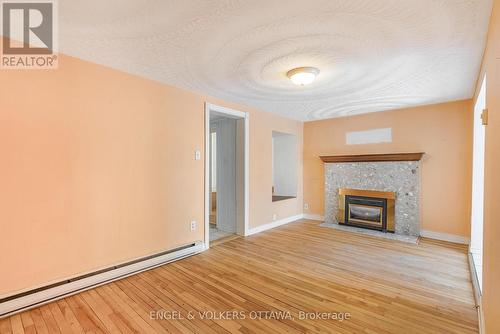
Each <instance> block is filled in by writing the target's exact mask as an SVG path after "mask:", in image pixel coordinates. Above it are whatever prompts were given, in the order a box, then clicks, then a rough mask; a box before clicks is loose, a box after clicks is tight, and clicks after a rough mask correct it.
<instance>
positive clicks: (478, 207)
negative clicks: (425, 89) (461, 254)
mask: <svg viewBox="0 0 500 334" xmlns="http://www.w3.org/2000/svg"><path fill="white" fill-rule="evenodd" d="M485 108H486V77H484V79H483V82H482V84H481V90H480V92H479V95H478V97H477V101H476V105H475V106H474V139H473V140H474V144H473V145H474V146H473V158H472V216H471V242H470V252H471V254H472V260H473V262H474V269H475V270H476V275H477V280H478V283H479V289H480V290H482V286H483V279H482V276H483V222H484V219H483V210H484V152H485V145H486V129H485V125H484V124H483V120H482V115H483V111H484V110H485Z"/></svg>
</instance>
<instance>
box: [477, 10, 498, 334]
mask: <svg viewBox="0 0 500 334" xmlns="http://www.w3.org/2000/svg"><path fill="white" fill-rule="evenodd" d="M485 74H486V81H487V88H486V107H487V108H488V110H489V122H488V126H486V152H485V189H484V201H485V203H484V231H483V233H484V239H483V240H484V241H483V242H484V249H483V297H482V303H483V313H484V319H485V326H486V333H487V334H494V333H500V241H499V240H500V218H499V217H500V1H499V0H495V2H494V7H493V14H492V17H491V22H490V29H489V32H488V44H487V47H486V52H485V55H484V59H483V67H482V70H481V76H480V78H481V80H479V84H478V88H477V91H479V89H480V83H481V82H482V78H483V77H484V75H485Z"/></svg>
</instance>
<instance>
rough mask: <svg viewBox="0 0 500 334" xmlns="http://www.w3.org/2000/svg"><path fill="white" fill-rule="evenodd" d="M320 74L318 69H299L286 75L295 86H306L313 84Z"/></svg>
mask: <svg viewBox="0 0 500 334" xmlns="http://www.w3.org/2000/svg"><path fill="white" fill-rule="evenodd" d="M318 74H319V70H318V69H317V68H316V67H297V68H294V69H293V70H290V71H288V73H287V74H286V75H287V77H288V78H289V79H290V80H292V82H293V83H294V84H296V85H298V86H305V85H309V84H310V83H312V82H313V81H314V80H315V79H316V76H318Z"/></svg>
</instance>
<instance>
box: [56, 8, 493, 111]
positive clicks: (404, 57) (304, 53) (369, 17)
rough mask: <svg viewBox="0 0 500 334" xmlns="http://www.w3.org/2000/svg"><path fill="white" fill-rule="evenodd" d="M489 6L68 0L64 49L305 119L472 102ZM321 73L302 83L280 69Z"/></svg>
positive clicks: (62, 38)
mask: <svg viewBox="0 0 500 334" xmlns="http://www.w3.org/2000/svg"><path fill="white" fill-rule="evenodd" d="M491 6H492V1H491V0H324V1H319V0H307V1H304V0H300V1H294V0H279V1H278V0H265V1H261V0H251V1H249V0H242V1H236V0H233V1H230V0H229V1H220V0H212V1H209V0H197V1H189V0H185V1H166V0H148V1H146V0H106V1H102V0H101V1H97V0H85V1H77V0H64V1H59V18H60V19H59V36H60V37H59V38H60V49H61V50H60V51H61V52H63V53H66V54H70V55H73V56H77V57H79V58H82V59H85V60H90V61H93V62H96V63H99V64H103V65H107V66H110V67H113V68H117V69H120V70H123V71H126V72H129V73H133V74H138V75H141V76H145V77H148V78H151V79H154V80H158V81H161V82H164V83H168V84H172V85H175V86H179V87H183V88H187V89H190V90H195V91H199V92H203V93H206V94H209V95H212V96H215V97H219V98H223V99H226V100H228V101H232V102H238V103H243V104H246V105H248V106H252V107H256V108H260V109H262V110H265V111H270V112H275V113H278V114H280V115H284V116H287V117H291V118H295V119H300V120H314V119H322V118H330V117H339V116H346V115H354V114H360V113H365V112H374V111H383V110H388V109H394V108H402V107H408V106H417V105H422V104H430V103H437V102H445V101H451V100H458V99H465V98H470V97H471V96H472V94H473V88H474V86H475V80H476V77H477V74H478V71H479V66H480V61H481V57H482V53H483V48H484V44H485V39H486V31H487V26H488V21H489V16H490V12H491ZM300 66H314V67H317V68H319V69H320V70H321V73H320V75H319V76H318V78H317V80H316V81H315V82H314V83H313V84H311V85H309V86H305V87H298V86H295V85H293V84H292V83H291V82H290V80H288V78H287V77H286V72H287V71H288V70H290V69H292V68H295V67H300Z"/></svg>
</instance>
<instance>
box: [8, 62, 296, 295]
mask: <svg viewBox="0 0 500 334" xmlns="http://www.w3.org/2000/svg"><path fill="white" fill-rule="evenodd" d="M0 87H1V89H0V154H1V163H0V185H1V189H2V190H1V191H0V254H2V256H0V268H2V274H1V275H0V295H6V294H11V293H13V292H17V291H20V290H24V289H28V288H33V287H35V286H38V285H44V284H46V283H47V282H50V281H57V280H60V279H63V278H68V277H71V276H74V275H77V274H80V273H83V272H88V271H92V270H95V269H98V268H102V267H107V266H110V265H113V264H117V263H120V262H123V261H127V260H130V259H133V258H137V257H141V256H145V255H148V254H153V253H156V252H159V251H163V250H167V249H170V248H173V247H176V246H180V245H184V244H188V243H191V242H194V241H197V240H202V239H203V236H204V233H203V219H204V208H203V205H204V166H203V164H204V160H203V159H202V160H200V161H195V160H194V152H195V150H197V149H199V150H201V151H202V152H203V149H204V102H205V101H209V102H211V103H216V104H221V105H224V106H228V107H233V108H236V109H239V110H242V111H248V112H250V124H251V125H250V141H251V142H250V146H251V147H250V159H251V161H252V162H251V165H250V194H251V195H250V227H255V226H258V225H261V224H265V223H270V222H271V221H272V215H273V213H276V214H277V215H278V218H283V217H289V216H294V215H297V214H300V213H302V197H301V196H299V197H298V198H297V199H293V200H289V201H286V202H282V203H272V201H271V187H272V170H271V169H272V167H271V166H272V165H271V159H272V157H271V143H272V130H278V131H284V132H289V133H293V134H296V135H297V136H299V138H302V123H301V122H297V121H293V120H288V119H284V118H281V117H278V116H274V115H271V114H268V113H265V112H261V111H257V110H253V109H249V108H246V107H242V106H237V105H234V104H228V103H225V102H223V101H220V100H217V99H213V98H209V97H205V96H202V95H199V94H195V93H192V92H188V91H185V90H181V89H177V88H174V87H171V86H167V85H163V84H160V83H158V82H154V81H150V80H147V79H143V78H140V77H137V76H133V75H129V74H126V73H123V72H119V71H116V70H112V69H109V68H106V67H103V66H99V65H96V64H92V63H89V62H85V61H82V60H78V59H75V58H72V57H67V56H64V55H60V58H59V69H57V70H50V71H45V70H35V71H13V70H4V71H1V73H0ZM299 141H300V142H302V140H299ZM299 150H300V156H301V154H302V146H300V147H299ZM301 168H302V167H301ZM299 183H300V189H302V177H300V180H299ZM300 193H301V192H300ZM191 220H197V221H198V222H199V226H200V228H199V229H198V230H197V231H195V232H191V231H190V229H189V222H190V221H191Z"/></svg>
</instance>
